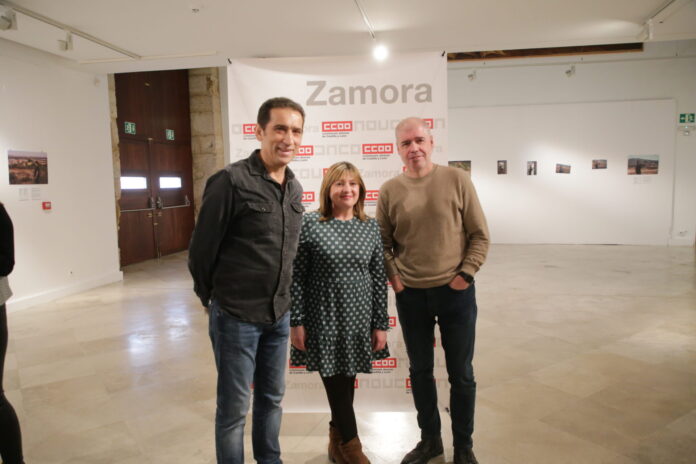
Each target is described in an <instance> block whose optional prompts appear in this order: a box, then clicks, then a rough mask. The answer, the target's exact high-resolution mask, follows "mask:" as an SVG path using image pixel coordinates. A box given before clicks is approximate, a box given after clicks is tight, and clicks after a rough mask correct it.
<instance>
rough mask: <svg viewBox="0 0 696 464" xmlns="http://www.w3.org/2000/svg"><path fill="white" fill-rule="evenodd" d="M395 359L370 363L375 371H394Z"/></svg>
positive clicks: (377, 360)
mask: <svg viewBox="0 0 696 464" xmlns="http://www.w3.org/2000/svg"><path fill="white" fill-rule="evenodd" d="M396 364H397V363H396V358H385V359H376V360H374V361H372V367H374V368H376V369H396Z"/></svg>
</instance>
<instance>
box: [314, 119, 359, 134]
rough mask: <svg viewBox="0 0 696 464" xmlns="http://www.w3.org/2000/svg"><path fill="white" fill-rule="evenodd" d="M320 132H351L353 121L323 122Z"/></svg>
mask: <svg viewBox="0 0 696 464" xmlns="http://www.w3.org/2000/svg"><path fill="white" fill-rule="evenodd" d="M321 131H322V132H352V131H353V121H323V122H322V123H321Z"/></svg>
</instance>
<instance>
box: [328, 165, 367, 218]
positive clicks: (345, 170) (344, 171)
mask: <svg viewBox="0 0 696 464" xmlns="http://www.w3.org/2000/svg"><path fill="white" fill-rule="evenodd" d="M346 175H349V176H351V177H352V178H353V179H354V180H355V181H356V182H357V183H358V185H359V186H360V194H359V195H358V201H357V202H356V203H355V205H353V214H354V215H355V216H356V217H357V218H358V219H360V220H361V221H367V215H366V214H365V194H366V190H365V182H363V180H362V176H360V171H358V168H356V167H355V166H354V165H353V164H351V163H348V162H346V161H340V162H338V163H335V164H333V165H331V167H330V168H329V169H328V171H326V174H324V179H323V180H322V181H321V193H320V195H319V216H320V217H319V220H320V221H328V220H329V219H331V218H332V217H333V205H332V204H331V186H332V185H333V184H334V183H336V182H338V181H339V180H341V179H342V178H343V177H345V176H346Z"/></svg>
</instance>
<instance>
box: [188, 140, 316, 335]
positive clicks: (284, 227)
mask: <svg viewBox="0 0 696 464" xmlns="http://www.w3.org/2000/svg"><path fill="white" fill-rule="evenodd" d="M260 156H261V155H260V152H259V150H256V151H254V152H253V153H252V154H251V156H250V157H249V158H247V159H245V160H241V161H237V162H236V163H233V164H230V165H228V166H227V167H226V168H225V169H223V170H222V171H220V172H218V173H216V174H214V175H212V176H211V177H210V178H209V179H208V181H207V183H206V186H205V192H204V193H203V203H202V204H201V209H200V212H199V214H198V220H197V222H196V227H195V229H194V232H193V237H192V238H191V245H190V247H189V260H188V265H189V270H190V271H191V275H192V276H193V282H194V287H193V288H194V291H195V292H196V294H197V295H198V297H199V298H200V299H201V302H202V303H203V305H204V306H206V307H207V306H208V305H209V303H210V300H211V299H213V298H214V299H215V300H216V301H217V302H218V303H219V304H220V307H221V308H222V309H223V310H224V311H227V312H228V313H229V314H231V315H233V316H234V317H236V318H238V319H240V320H242V321H245V322H254V323H272V322H275V321H276V320H277V319H278V318H280V317H281V316H282V315H283V314H285V313H286V312H287V311H288V310H289V309H290V283H291V279H292V262H293V260H294V259H295V254H296V253H297V241H298V238H299V234H300V225H301V223H302V212H303V211H304V207H303V206H302V202H301V200H302V186H301V185H300V183H299V182H298V181H297V179H296V178H295V175H294V174H293V173H292V171H291V170H290V168H286V169H285V189H284V191H283V189H281V186H280V184H278V182H276V181H275V180H273V179H272V178H271V177H270V176H269V174H268V172H267V171H266V168H265V167H264V165H263V163H262V161H261V157H260Z"/></svg>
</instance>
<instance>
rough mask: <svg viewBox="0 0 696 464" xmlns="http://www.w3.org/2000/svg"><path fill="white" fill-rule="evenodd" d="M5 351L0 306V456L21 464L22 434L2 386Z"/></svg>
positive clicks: (9, 462)
mask: <svg viewBox="0 0 696 464" xmlns="http://www.w3.org/2000/svg"><path fill="white" fill-rule="evenodd" d="M6 353H7V311H6V308H5V305H1V306H0V457H2V461H3V462H4V463H5V464H22V463H23V462H24V460H23V459H22V434H21V433H20V431H19V421H18V420H17V414H15V410H14V408H13V407H12V405H11V404H10V402H9V401H7V398H5V391H4V390H3V388H2V381H3V372H4V370H5V354H6Z"/></svg>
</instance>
